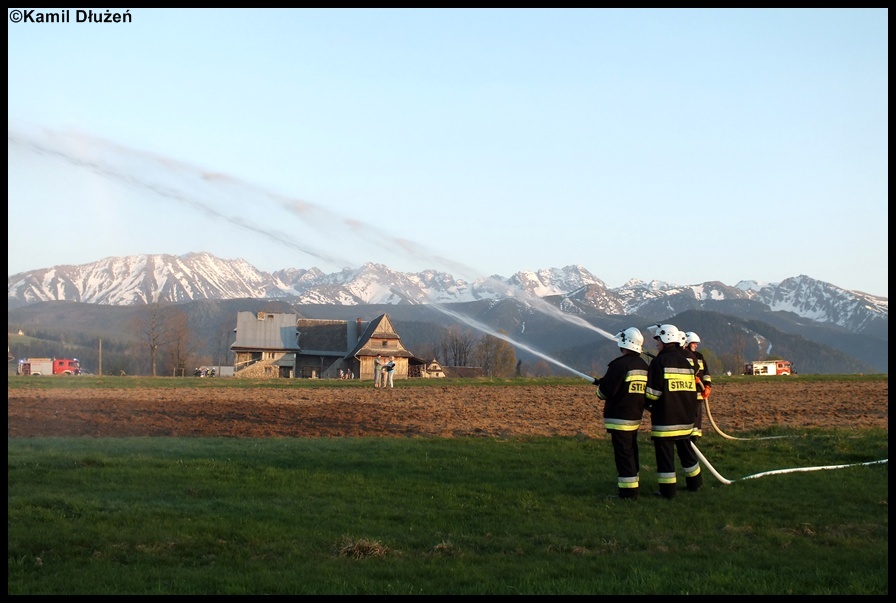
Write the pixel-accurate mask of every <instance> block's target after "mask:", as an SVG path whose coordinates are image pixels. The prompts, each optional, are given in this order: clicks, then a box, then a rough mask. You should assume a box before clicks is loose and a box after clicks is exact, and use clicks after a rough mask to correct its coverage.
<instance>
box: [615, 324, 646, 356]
mask: <svg viewBox="0 0 896 603" xmlns="http://www.w3.org/2000/svg"><path fill="white" fill-rule="evenodd" d="M643 344H644V336H643V335H641V331H639V330H638V329H636V328H635V327H629V328H627V329H626V330H624V331H620V332H618V333H616V345H618V346H619V347H620V348H625V349H626V350H631V351H633V352H637V353H639V354H640V353H641V346H642V345H643Z"/></svg>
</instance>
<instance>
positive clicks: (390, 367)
mask: <svg viewBox="0 0 896 603" xmlns="http://www.w3.org/2000/svg"><path fill="white" fill-rule="evenodd" d="M394 373H395V356H389V362H387V363H386V364H384V365H383V382H382V387H388V388H390V389H392V388H393V385H392V375H393V374H394Z"/></svg>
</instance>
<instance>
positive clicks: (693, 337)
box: [685, 331, 700, 343]
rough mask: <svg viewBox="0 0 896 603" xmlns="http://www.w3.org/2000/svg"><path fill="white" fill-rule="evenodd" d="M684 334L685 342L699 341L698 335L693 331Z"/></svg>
mask: <svg viewBox="0 0 896 603" xmlns="http://www.w3.org/2000/svg"><path fill="white" fill-rule="evenodd" d="M685 336H686V337H687V339H685V343H700V337H699V336H698V335H697V334H696V333H694V332H693V331H688V332H687V333H685Z"/></svg>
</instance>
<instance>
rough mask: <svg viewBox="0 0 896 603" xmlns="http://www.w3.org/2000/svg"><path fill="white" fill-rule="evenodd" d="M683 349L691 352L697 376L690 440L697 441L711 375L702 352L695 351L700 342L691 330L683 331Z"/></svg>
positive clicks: (701, 432) (701, 430)
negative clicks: (692, 428) (695, 407)
mask: <svg viewBox="0 0 896 603" xmlns="http://www.w3.org/2000/svg"><path fill="white" fill-rule="evenodd" d="M684 341H685V345H684V347H685V350H686V351H688V352H690V353H691V354H693V356H694V360H695V361H696V363H697V366H696V369H697V371H696V378H697V396H698V398H697V415H696V419H695V420H694V432H693V434H691V435H692V437H691V440H693V441H694V442H696V441H697V438H701V437H703V429H702V427H703V405H704V404H705V403H706V400H709V394H710V392H712V375H710V374H709V365H707V364H706V359H705V358H704V357H703V354H701V353H700V352H698V351H697V345H698V344H699V343H700V337H699V336H698V335H697V334H696V333H694V332H693V331H688V332H687V333H685V340H684Z"/></svg>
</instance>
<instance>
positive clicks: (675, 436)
mask: <svg viewBox="0 0 896 603" xmlns="http://www.w3.org/2000/svg"><path fill="white" fill-rule="evenodd" d="M651 331H652V334H653V336H654V337H653V338H654V340H655V341H656V345H657V355H656V357H655V358H654V359H653V360H652V361H651V363H650V366H649V367H648V369H647V389H646V390H645V396H646V404H647V406H646V407H647V410H648V411H650V421H651V431H650V436H651V439H652V440H653V446H654V450H655V452H656V472H657V481H658V482H659V492H657V494H658V495H659V496H662V497H664V498H667V499H672V498H675V494H676V493H677V491H678V476H677V474H676V471H675V453H676V452H677V453H678V459H679V460H680V461H681V467H682V470H683V471H684V475H685V483H686V485H687V489H688V490H690V491H692V492H696V491H697V490H699V489H700V488H701V486H702V485H703V476H702V475H701V474H700V461H699V460H698V459H697V456H696V454H695V453H694V449H693V447H692V446H691V432H692V431H693V430H694V417H695V414H696V408H695V407H696V405H697V395H696V392H697V385H696V380H695V376H694V367H692V366H691V363H690V361H689V360H688V358H687V357H686V356H685V355H684V354H683V353H682V350H681V331H679V330H678V327H676V326H675V325H671V324H664V325H659V326H657V327H652V329H651Z"/></svg>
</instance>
